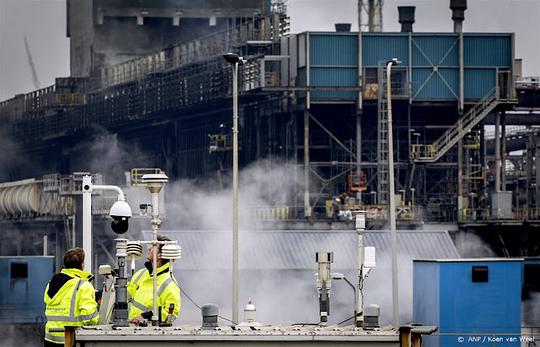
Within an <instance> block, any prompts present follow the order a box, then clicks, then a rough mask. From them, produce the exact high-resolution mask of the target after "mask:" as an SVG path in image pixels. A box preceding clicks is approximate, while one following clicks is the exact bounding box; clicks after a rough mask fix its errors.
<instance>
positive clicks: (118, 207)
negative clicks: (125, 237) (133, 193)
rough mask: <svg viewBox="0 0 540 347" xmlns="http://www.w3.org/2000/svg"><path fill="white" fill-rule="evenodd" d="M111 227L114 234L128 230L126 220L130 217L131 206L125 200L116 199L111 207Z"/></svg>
mask: <svg viewBox="0 0 540 347" xmlns="http://www.w3.org/2000/svg"><path fill="white" fill-rule="evenodd" d="M109 215H110V216H111V217H112V219H113V220H112V222H111V228H112V230H113V231H114V232H115V233H116V234H124V233H125V232H127V230H128V226H129V224H128V220H129V218H131V216H132V214H131V207H129V205H128V203H127V202H125V201H120V200H119V201H117V202H115V203H114V205H113V206H112V207H111V211H110V213H109Z"/></svg>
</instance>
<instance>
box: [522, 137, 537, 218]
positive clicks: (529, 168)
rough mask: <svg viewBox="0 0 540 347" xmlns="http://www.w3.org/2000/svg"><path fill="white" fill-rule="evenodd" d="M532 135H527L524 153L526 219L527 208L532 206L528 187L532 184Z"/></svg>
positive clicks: (526, 216)
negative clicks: (525, 151)
mask: <svg viewBox="0 0 540 347" xmlns="http://www.w3.org/2000/svg"><path fill="white" fill-rule="evenodd" d="M534 147H535V146H534V135H532V134H531V135H529V138H528V140H527V153H526V154H525V155H526V164H525V167H526V174H527V176H526V181H525V211H524V214H525V218H526V219H528V216H529V209H530V208H532V199H531V192H530V187H531V185H532V176H533V158H534V152H533V151H534Z"/></svg>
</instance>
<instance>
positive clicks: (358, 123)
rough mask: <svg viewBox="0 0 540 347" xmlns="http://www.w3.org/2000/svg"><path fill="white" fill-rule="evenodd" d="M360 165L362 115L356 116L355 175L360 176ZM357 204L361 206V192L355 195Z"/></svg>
mask: <svg viewBox="0 0 540 347" xmlns="http://www.w3.org/2000/svg"><path fill="white" fill-rule="evenodd" d="M361 164H362V114H361V113H357V114H356V173H357V175H360V170H361ZM356 198H357V199H358V202H359V204H360V205H361V204H362V192H361V191H359V192H357V193H356Z"/></svg>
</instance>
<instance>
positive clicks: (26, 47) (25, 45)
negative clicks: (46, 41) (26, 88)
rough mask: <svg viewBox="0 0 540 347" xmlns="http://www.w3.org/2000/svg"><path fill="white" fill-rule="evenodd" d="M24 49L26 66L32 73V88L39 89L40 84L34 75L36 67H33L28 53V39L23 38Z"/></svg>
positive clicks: (30, 55)
mask: <svg viewBox="0 0 540 347" xmlns="http://www.w3.org/2000/svg"><path fill="white" fill-rule="evenodd" d="M24 48H25V49H26V55H27V56H28V64H29V65H30V70H31V71H32V82H33V83H34V88H36V89H40V88H41V87H40V83H39V80H38V77H37V73H36V67H35V66H34V60H33V59H32V54H31V53H30V46H29V45H28V39H27V38H26V36H25V37H24Z"/></svg>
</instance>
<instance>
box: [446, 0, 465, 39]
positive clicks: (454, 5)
mask: <svg viewBox="0 0 540 347" xmlns="http://www.w3.org/2000/svg"><path fill="white" fill-rule="evenodd" d="M450 9H451V10H452V20H453V21H454V32H455V33H461V32H463V20H464V19H465V10H466V9H467V0H450Z"/></svg>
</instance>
